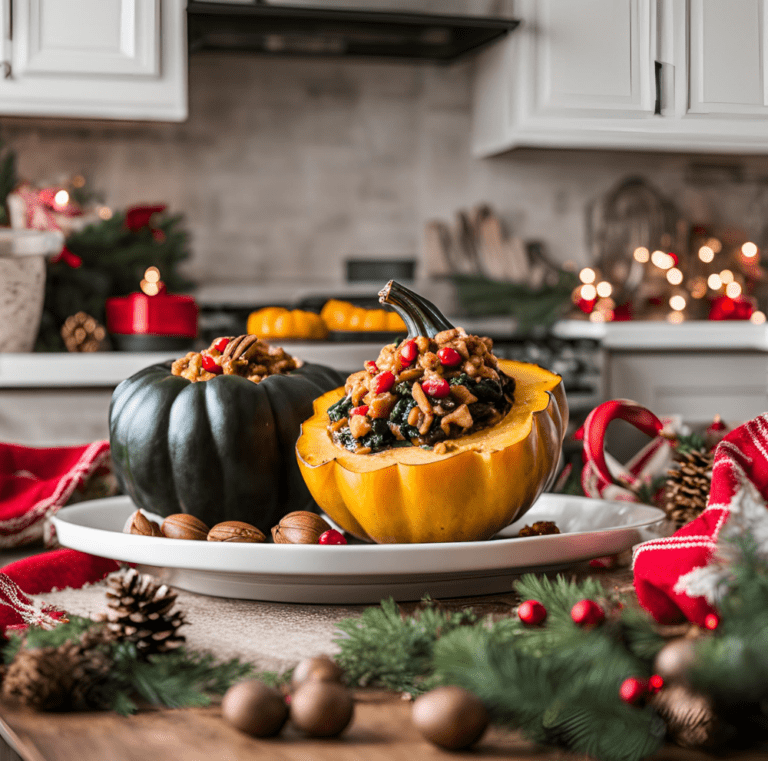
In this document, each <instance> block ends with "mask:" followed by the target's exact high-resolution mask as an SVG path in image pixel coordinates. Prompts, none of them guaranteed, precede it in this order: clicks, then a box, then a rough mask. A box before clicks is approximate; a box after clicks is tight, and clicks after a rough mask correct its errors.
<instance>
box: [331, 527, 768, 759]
mask: <svg viewBox="0 0 768 761" xmlns="http://www.w3.org/2000/svg"><path fill="white" fill-rule="evenodd" d="M737 544H738V548H737V549H738V552H734V553H733V555H734V556H735V558H736V559H735V560H734V561H733V563H732V566H731V574H730V577H729V579H728V581H727V589H726V593H725V595H724V596H723V600H722V603H721V604H720V610H719V614H720V615H719V624H718V625H717V626H716V628H715V630H714V631H712V632H707V631H704V630H696V629H695V627H694V630H695V631H698V637H697V638H696V639H695V640H694V642H695V651H694V652H695V659H694V664H693V666H692V667H691V668H690V669H689V670H688V675H687V679H688V681H689V682H690V684H691V686H692V689H694V690H695V692H696V694H700V695H702V696H706V697H707V699H709V700H711V701H712V704H713V705H714V708H715V713H716V716H717V717H718V720H719V721H720V722H721V724H723V725H724V726H725V730H724V731H723V732H721V733H720V738H721V740H723V739H724V738H727V742H728V743H729V744H730V745H729V747H735V744H737V743H740V744H741V745H742V746H744V745H747V746H748V747H752V748H754V747H755V742H756V738H760V737H762V738H765V737H766V736H768V559H766V558H765V556H764V554H761V551H760V547H759V543H758V541H757V540H756V539H755V538H754V536H752V535H751V534H747V535H746V536H742V537H740V539H739V540H738V542H737ZM515 586H516V590H517V592H518V593H519V595H520V597H521V599H522V600H537V601H538V602H540V603H541V604H542V605H544V607H545V608H546V611H547V617H546V620H545V622H544V623H543V624H541V625H538V626H531V625H527V624H525V623H524V622H523V621H521V620H520V619H519V618H518V617H517V616H516V615H510V616H507V617H503V618H501V619H498V620H492V619H491V618H490V617H486V618H477V617H476V616H474V615H472V614H465V616H466V617H465V618H461V617H460V616H461V614H456V613H454V614H452V615H451V614H447V613H444V612H441V611H440V610H438V609H436V608H434V607H430V606H428V607H427V608H426V610H424V611H422V612H421V613H420V614H419V615H418V616H402V615H400V613H399V611H398V608H397V606H396V605H395V603H394V602H393V601H392V600H388V601H385V602H383V603H382V604H381V606H380V607H378V608H369V609H367V610H366V611H365V612H364V613H363V615H362V617H360V618H357V619H348V620H346V621H343V622H342V623H341V624H340V626H339V628H340V629H341V632H342V636H340V637H338V638H337V639H336V644H337V645H338V646H339V648H340V653H339V655H338V656H337V661H338V663H339V665H341V666H342V667H343V668H345V670H346V673H347V679H348V681H349V682H351V683H352V684H359V685H366V684H368V685H379V686H385V687H391V688H393V689H397V690H400V691H404V692H408V693H411V694H412V695H416V694H419V693H421V692H424V691H425V690H427V689H431V688H432V687H435V686H438V685H440V684H457V685H459V686H462V687H464V688H465V689H468V690H470V691H471V692H473V693H475V694H476V695H477V696H478V697H480V698H481V699H482V700H483V702H484V703H485V705H486V707H487V708H488V710H489V712H490V714H491V716H492V719H493V721H494V722H495V723H497V724H501V725H505V726H507V727H510V728H514V729H519V730H520V731H522V732H523V734H525V735H526V736H527V737H528V738H529V739H530V740H532V741H534V742H536V743H539V744H542V745H548V746H556V747H560V748H563V749H565V750H567V751H569V752H573V753H581V754H587V755H590V756H592V757H594V758H596V759H601V760H602V761H640V759H643V758H646V757H647V756H650V755H652V754H653V753H655V752H656V751H658V750H659V748H660V747H661V745H662V743H663V742H664V740H665V735H666V733H667V731H668V730H669V727H668V726H667V724H666V723H665V720H664V718H663V717H662V714H661V713H660V712H659V710H657V705H658V703H656V702H655V701H653V700H650V699H649V700H648V701H645V700H640V701H639V702H637V703H635V704H630V703H627V702H624V701H623V700H622V699H621V697H620V694H619V693H620V688H621V686H622V683H623V682H624V680H626V679H628V678H630V677H635V678H637V679H639V680H647V679H648V678H649V677H650V676H652V675H653V673H654V661H655V659H656V656H657V655H658V653H659V651H660V650H661V649H662V647H664V646H665V644H666V643H667V641H668V638H669V636H679V635H680V631H679V628H680V627H666V628H665V627H660V626H659V625H658V624H656V622H654V621H653V620H652V619H651V617H650V616H649V615H648V614H647V613H646V612H645V611H643V610H642V609H641V608H640V607H639V606H638V605H637V603H636V601H635V600H634V599H632V600H628V599H625V598H624V597H622V595H621V594H619V593H617V592H611V593H608V592H607V591H606V590H605V589H604V587H603V586H602V585H601V584H600V583H599V582H598V581H597V580H596V579H587V580H584V581H580V582H575V581H570V580H567V579H566V578H565V577H563V576H557V577H555V578H550V577H546V576H537V575H532V574H531V575H526V576H523V577H522V578H521V579H520V580H519V581H518V582H517V584H516V585H515ZM586 599H591V600H594V601H596V602H599V604H600V605H601V606H602V607H603V609H604V611H605V613H606V618H605V620H604V621H603V622H602V623H601V624H599V625H597V626H593V627H585V628H582V627H580V626H579V625H577V624H576V623H574V621H573V619H572V617H571V609H572V607H573V605H574V604H575V603H576V602H578V601H581V600H586ZM667 629H669V630H670V631H667ZM663 689H664V688H662V694H663ZM670 694H671V693H670ZM750 743H751V745H750ZM762 747H768V745H764V746H762Z"/></svg>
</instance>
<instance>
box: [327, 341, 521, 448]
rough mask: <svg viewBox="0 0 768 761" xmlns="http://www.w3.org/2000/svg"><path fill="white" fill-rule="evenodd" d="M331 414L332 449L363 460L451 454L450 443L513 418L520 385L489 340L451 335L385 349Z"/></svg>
mask: <svg viewBox="0 0 768 761" xmlns="http://www.w3.org/2000/svg"><path fill="white" fill-rule="evenodd" d="M345 391H346V394H345V396H344V398H343V399H341V400H340V401H339V402H337V403H336V404H334V405H333V406H332V407H330V408H329V409H328V416H329V418H330V421H331V422H330V424H329V432H330V434H331V437H332V439H333V441H334V442H335V443H336V444H337V445H338V446H342V447H344V448H345V449H348V450H350V451H351V452H355V453H356V454H368V453H371V452H379V451H382V450H385V449H390V448H392V447H402V446H420V447H426V448H433V449H434V451H435V452H436V453H438V454H439V453H443V452H446V451H447V444H446V442H449V441H450V440H453V439H457V438H459V437H462V436H467V435H469V434H471V433H474V432H475V431H479V430H481V429H483V428H489V427H491V426H493V425H495V424H496V423H498V422H499V421H500V420H502V418H504V417H505V416H506V414H507V413H508V412H509V410H510V409H511V407H512V403H513V401H514V391H515V381H514V380H513V379H512V378H510V377H509V376H508V375H506V374H505V373H504V372H502V371H501V370H500V369H499V365H498V361H497V359H496V357H495V356H494V355H493V342H492V341H491V339H490V338H481V337H478V336H472V335H468V334H467V333H466V332H465V331H464V329H463V328H452V329H451V330H444V331H442V332H441V333H438V334H437V335H436V336H435V337H434V338H431V339H430V338H426V337H424V336H417V337H416V338H409V339H407V340H405V341H402V342H400V343H396V344H389V345H388V346H385V347H384V348H383V349H382V350H381V353H380V354H379V356H378V358H377V359H376V360H375V361H369V362H366V363H365V370H361V371H360V372H356V373H353V374H352V375H350V376H349V378H347V382H346V384H345Z"/></svg>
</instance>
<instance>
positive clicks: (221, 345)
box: [213, 338, 229, 352]
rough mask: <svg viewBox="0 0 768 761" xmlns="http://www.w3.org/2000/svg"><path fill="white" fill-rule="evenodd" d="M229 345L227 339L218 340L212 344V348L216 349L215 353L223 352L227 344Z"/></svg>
mask: <svg viewBox="0 0 768 761" xmlns="http://www.w3.org/2000/svg"><path fill="white" fill-rule="evenodd" d="M228 343H229V339H228V338H219V339H217V340H216V342H215V343H214V344H213V348H214V349H216V351H221V352H223V351H224V349H226V348H227V344H228Z"/></svg>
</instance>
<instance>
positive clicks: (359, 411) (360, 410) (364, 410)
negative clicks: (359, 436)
mask: <svg viewBox="0 0 768 761" xmlns="http://www.w3.org/2000/svg"><path fill="white" fill-rule="evenodd" d="M366 414H368V405H367V404H361V405H360V406H359V407H353V408H352V409H351V410H350V411H349V416H350V417H352V415H366Z"/></svg>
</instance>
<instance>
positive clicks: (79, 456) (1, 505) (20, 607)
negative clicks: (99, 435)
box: [0, 441, 119, 636]
mask: <svg viewBox="0 0 768 761" xmlns="http://www.w3.org/2000/svg"><path fill="white" fill-rule="evenodd" d="M108 458H109V442H108V441H97V442H94V443H93V444H88V445H84V446H75V447H56V448H48V449H45V448H34V447H25V446H20V445H17V444H5V443H0V548H7V547H18V546H21V545H24V544H30V543H32V542H35V541H38V540H40V539H41V538H43V533H44V528H45V522H46V519H47V518H49V517H50V516H52V515H54V514H55V513H56V512H57V511H58V510H59V508H61V507H62V506H63V505H65V504H66V503H67V501H68V500H69V499H70V498H71V497H72V494H73V492H74V491H75V489H77V488H79V487H83V486H84V485H85V483H86V482H87V481H88V479H89V478H90V477H91V476H92V475H93V474H94V473H95V472H96V471H97V470H99V469H100V468H103V467H105V466H106V464H107V462H108ZM0 558H2V555H1V554H0ZM118 568H119V563H117V562H116V561H114V560H107V559H105V558H98V557H94V556H93V555H87V554H85V553H82V552H76V551H75V550H55V551H51V552H43V553H41V554H39V555H34V556H32V557H29V558H26V559H24V560H19V561H17V562H16V563H11V564H10V565H8V566H6V567H5V568H3V569H2V571H0V636H2V635H3V634H4V633H5V630H6V628H7V627H9V626H12V627H13V626H24V625H32V624H34V625H38V626H47V627H50V626H53V625H55V623H56V620H57V619H59V618H61V617H62V616H63V615H64V614H63V612H62V611H56V610H55V609H52V608H50V607H49V606H45V605H41V604H39V603H37V602H35V601H34V600H32V599H30V597H29V595H35V594H40V593H43V592H50V591H51V590H52V589H63V588H66V587H72V588H79V587H82V586H84V585H85V584H90V583H93V582H95V581H99V580H101V579H103V578H104V577H105V576H106V575H107V574H109V573H111V572H112V571H116V570H117V569H118Z"/></svg>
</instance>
